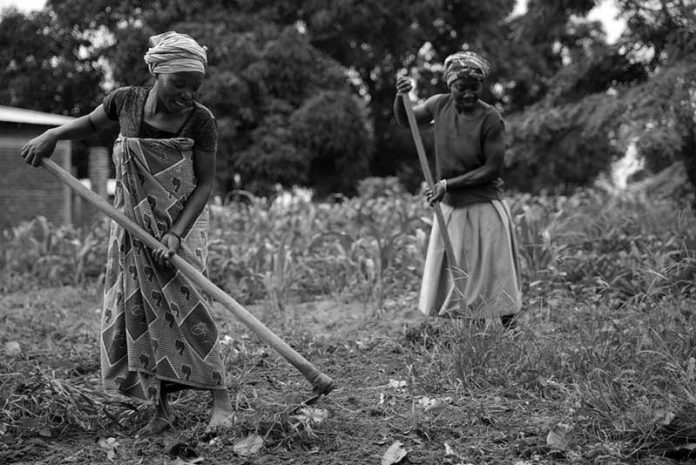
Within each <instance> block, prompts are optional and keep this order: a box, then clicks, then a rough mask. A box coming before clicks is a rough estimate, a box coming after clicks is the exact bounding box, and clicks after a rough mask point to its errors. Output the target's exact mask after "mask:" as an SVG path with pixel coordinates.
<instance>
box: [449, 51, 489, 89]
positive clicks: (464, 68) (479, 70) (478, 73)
mask: <svg viewBox="0 0 696 465" xmlns="http://www.w3.org/2000/svg"><path fill="white" fill-rule="evenodd" d="M489 71H490V65H489V64H488V61H486V59H485V58H483V57H482V56H481V55H479V54H477V53H474V52H457V53H454V54H452V55H450V56H448V57H447V58H446V59H445V71H444V76H445V81H446V82H447V85H448V86H450V85H452V83H453V82H454V81H456V80H457V79H461V78H467V79H475V80H478V81H483V80H484V79H486V77H488V72H489Z"/></svg>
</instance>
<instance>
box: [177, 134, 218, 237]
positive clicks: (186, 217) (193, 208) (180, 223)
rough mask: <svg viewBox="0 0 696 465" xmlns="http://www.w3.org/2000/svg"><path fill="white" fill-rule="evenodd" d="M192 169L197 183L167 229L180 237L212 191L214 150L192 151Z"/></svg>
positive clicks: (193, 221)
mask: <svg viewBox="0 0 696 465" xmlns="http://www.w3.org/2000/svg"><path fill="white" fill-rule="evenodd" d="M193 170H194V173H195V175H196V180H197V185H196V187H195V189H193V192H191V195H190V196H189V198H188V200H186V204H185V205H184V209H183V210H182V211H181V213H180V214H179V216H178V217H177V218H176V219H175V220H174V223H173V224H172V227H171V228H170V229H169V231H170V232H173V233H174V234H176V235H177V236H179V237H181V236H182V235H183V234H184V233H185V232H186V231H188V230H189V229H190V228H191V226H193V224H194V223H195V221H196V220H197V219H198V216H199V215H200V214H201V212H202V211H203V208H205V205H206V204H207V203H208V199H209V198H210V194H211V193H212V192H213V184H214V182H215V152H202V151H200V150H195V148H194V151H193Z"/></svg>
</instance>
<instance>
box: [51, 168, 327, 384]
mask: <svg viewBox="0 0 696 465" xmlns="http://www.w3.org/2000/svg"><path fill="white" fill-rule="evenodd" d="M41 165H42V166H43V168H45V169H46V170H48V171H49V172H50V173H51V174H53V175H55V176H56V177H57V178H58V179H60V180H61V181H62V182H64V183H65V184H67V185H68V186H69V187H70V188H71V189H73V190H74V191H75V192H76V193H77V194H78V195H79V196H80V197H82V198H83V199H85V200H86V201H88V202H89V203H90V204H92V205H94V206H95V207H96V208H98V209H99V210H100V211H101V212H102V213H104V214H106V216H108V217H110V218H111V219H113V220H114V221H116V222H117V223H118V224H120V225H121V226H123V227H124V228H125V229H126V230H127V231H128V232H130V233H131V234H133V235H134V236H135V237H137V238H138V239H140V240H141V241H143V242H144V243H145V244H146V245H147V246H148V247H150V248H151V249H159V248H161V247H163V246H162V244H161V243H160V242H159V241H158V240H157V239H155V238H154V237H152V235H150V233H148V232H147V231H146V230H145V229H143V228H142V227H141V226H140V225H138V224H137V223H135V222H134V221H133V220H131V219H130V218H128V217H127V216H126V215H124V214H123V213H121V212H120V211H118V210H116V209H115V208H114V207H113V206H111V205H110V204H109V203H108V202H107V201H106V200H104V199H103V198H101V197H100V196H99V195H97V194H96V193H94V192H92V191H91V190H90V189H88V188H87V187H85V186H83V185H82V183H80V182H79V181H78V180H77V179H75V178H74V177H73V176H71V175H70V174H69V173H67V172H66V171H65V170H63V169H62V168H61V167H60V166H58V165H57V164H56V163H55V162H54V161H53V160H51V159H49V158H44V159H42V160H41ZM169 261H170V262H171V263H172V264H173V265H174V266H175V267H176V268H177V269H178V270H179V271H181V273H182V274H183V275H184V276H186V277H187V278H188V279H189V280H190V281H191V282H192V283H193V284H195V285H197V286H199V287H200V288H202V289H204V290H205V291H206V292H208V293H209V294H210V295H212V296H213V298H214V299H215V300H217V301H218V302H220V303H221V304H223V305H224V306H225V307H226V308H227V309H228V310H229V311H230V312H232V313H233V314H234V316H235V317H236V318H237V319H238V320H240V321H241V322H242V323H244V324H245V325H246V326H247V327H248V328H249V329H251V330H252V331H253V332H254V333H256V335H257V336H258V337H259V338H260V339H261V340H262V341H264V342H266V343H267V344H268V345H270V346H271V347H273V348H274V349H275V350H276V351H277V352H278V353H279V354H280V355H282V356H283V357H285V359H287V361H288V362H290V363H291V364H292V365H293V366H294V367H295V368H297V369H298V370H299V371H300V373H302V374H303V375H304V377H305V378H307V380H308V381H309V382H310V383H312V385H313V386H314V392H315V393H317V394H319V395H321V394H328V393H329V392H331V391H332V390H333V389H334V388H335V387H336V384H335V383H334V381H333V380H332V379H331V378H330V377H329V376H327V375H325V374H324V373H322V372H320V371H319V370H318V369H317V368H316V367H315V366H314V365H312V364H311V363H310V362H308V361H307V359H305V358H304V357H302V356H301V355H300V354H298V353H297V352H296V351H295V350H294V349H293V348H292V347H290V346H289V345H288V344H287V343H286V342H285V341H283V340H282V339H281V338H280V337H278V336H277V335H276V334H275V333H274V332H273V331H271V330H270V329H268V328H267V327H266V326H264V324H263V323H261V322H260V321H259V320H258V319H256V317H254V316H253V315H252V314H251V313H249V312H248V311H247V310H246V309H245V308H244V307H242V306H241V305H240V304H239V303H238V302H237V301H236V300H234V299H233V298H232V297H230V296H229V295H227V294H226V293H225V291H223V290H222V289H220V288H219V287H218V286H216V285H215V284H213V283H212V282H210V281H209V280H208V278H206V277H205V276H204V275H203V274H202V273H200V272H199V271H198V270H196V269H195V268H194V267H193V266H191V265H190V264H189V263H188V262H187V261H186V260H184V259H183V258H181V257H180V256H178V255H176V254H175V255H173V256H172V257H171V258H170V259H169Z"/></svg>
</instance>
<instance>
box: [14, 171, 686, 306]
mask: <svg viewBox="0 0 696 465" xmlns="http://www.w3.org/2000/svg"><path fill="white" fill-rule="evenodd" d="M359 192H360V194H359V195H357V196H355V197H352V198H349V199H348V198H346V199H344V200H343V202H324V203H316V202H313V201H311V199H310V196H309V195H308V193H307V192H304V193H303V192H295V193H294V194H292V193H285V194H284V195H282V196H279V197H278V198H277V199H276V200H275V201H274V202H272V203H269V202H267V201H266V200H265V199H263V198H258V197H254V196H252V195H250V194H248V193H244V192H239V193H238V195H237V196H233V197H232V199H233V201H232V202H230V203H228V204H225V205H217V206H211V208H212V220H211V244H210V257H209V269H210V277H211V279H212V280H213V281H214V282H215V283H216V284H217V285H219V286H220V287H222V288H223V289H224V290H225V291H227V292H229V293H230V295H232V296H233V297H235V298H236V299H238V300H240V302H242V303H245V304H248V303H253V302H257V301H259V300H264V299H270V300H271V302H272V303H273V305H275V306H282V304H281V303H282V302H287V301H289V300H293V301H294V300H297V299H298V298H299V299H308V298H309V296H314V295H326V294H333V295H344V296H351V297H353V298H357V299H359V300H361V301H364V302H369V303H371V304H372V305H374V306H375V307H376V308H379V307H380V306H381V304H382V302H383V301H384V299H387V298H392V299H393V298H396V297H397V296H398V295H400V294H403V293H407V292H412V291H415V290H417V289H418V286H419V281H420V273H421V270H422V264H423V261H424V259H425V251H426V245H427V237H428V234H429V231H430V225H431V221H432V220H431V213H430V210H429V208H428V207H427V205H426V204H425V202H424V201H423V200H422V199H421V198H418V197H416V196H413V195H412V194H409V193H408V192H405V191H404V190H403V188H402V187H401V186H400V185H399V183H398V182H396V180H395V179H394V178H391V179H389V178H388V179H386V180H385V179H381V178H372V179H366V180H364V181H363V182H362V183H361V184H360V187H359ZM234 199H236V200H234ZM242 200H243V201H242ZM511 210H512V213H513V216H514V218H515V223H516V228H517V235H518V238H519V250H520V253H521V255H522V257H523V273H524V276H525V282H526V283H533V284H531V285H532V286H542V287H543V286H550V285H552V283H558V284H561V283H563V284H564V285H567V286H569V287H570V288H571V289H574V293H576V295H577V296H578V298H581V299H582V300H585V299H588V298H597V299H603V300H606V299H609V300H611V301H614V302H616V305H625V304H626V303H627V302H631V301H633V300H634V299H639V300H644V299H645V298H646V296H645V293H646V292H648V291H649V296H647V297H648V298H649V299H659V298H661V297H662V296H665V295H673V294H675V293H680V292H685V293H691V292H694V290H695V288H694V282H695V281H694V278H695V277H696V256H695V255H694V250H696V236H695V235H694V231H695V229H694V220H693V218H692V217H691V216H690V215H687V216H684V213H683V211H682V210H681V209H680V208H679V207H678V206H677V205H676V204H674V203H672V202H671V201H666V200H655V199H653V200H649V199H648V198H640V197H639V198H630V197H628V196H626V197H621V196H619V197H616V196H614V195H613V194H610V193H607V192H606V191H604V190H602V189H599V188H596V189H591V190H581V191H577V192H576V193H574V194H573V195H570V196H560V195H559V196H549V195H545V196H536V197H534V196H530V195H529V194H521V195H518V196H515V197H513V198H512V199H511ZM105 221H106V220H105ZM107 234H108V228H107V227H106V224H105V223H101V222H100V223H96V224H95V225H94V226H92V227H91V228H86V229H75V228H72V227H60V228H54V227H51V226H50V225H48V224H47V223H46V221H45V220H43V219H41V218H39V219H36V220H34V221H32V222H26V223H22V224H21V225H19V226H17V227H15V228H13V229H10V230H7V231H6V232H5V234H4V238H3V244H2V245H3V247H2V250H3V251H4V252H3V254H2V256H0V269H1V270H3V274H4V276H3V279H2V286H3V288H4V289H5V290H11V289H15V288H18V287H21V286H33V285H35V283H38V282H41V283H44V284H50V283H52V284H77V283H82V282H85V281H90V280H94V279H97V278H99V276H100V275H101V273H102V272H103V264H104V261H105V257H106V249H105V248H106V243H107V241H106V237H107ZM288 299H289V300H288Z"/></svg>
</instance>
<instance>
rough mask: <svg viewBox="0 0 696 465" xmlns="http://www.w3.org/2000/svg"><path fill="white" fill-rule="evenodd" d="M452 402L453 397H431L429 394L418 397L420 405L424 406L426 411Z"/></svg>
mask: <svg viewBox="0 0 696 465" xmlns="http://www.w3.org/2000/svg"><path fill="white" fill-rule="evenodd" d="M450 402H452V398H451V397H439V398H438V397H436V398H431V397H428V396H423V397H421V398H420V399H418V406H419V407H422V408H423V409H424V410H425V411H428V410H432V409H434V408H438V407H443V406H445V405H447V404H449V403H450Z"/></svg>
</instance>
